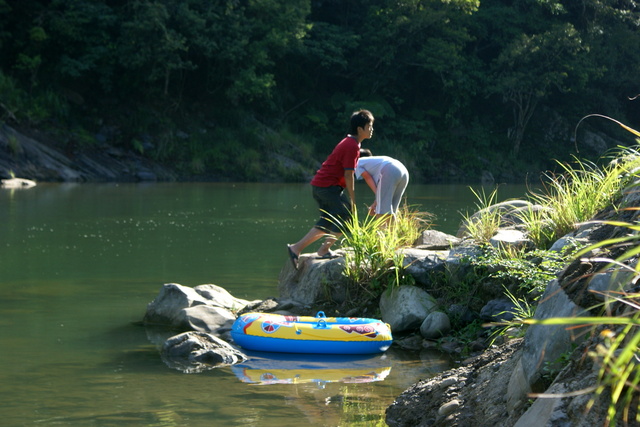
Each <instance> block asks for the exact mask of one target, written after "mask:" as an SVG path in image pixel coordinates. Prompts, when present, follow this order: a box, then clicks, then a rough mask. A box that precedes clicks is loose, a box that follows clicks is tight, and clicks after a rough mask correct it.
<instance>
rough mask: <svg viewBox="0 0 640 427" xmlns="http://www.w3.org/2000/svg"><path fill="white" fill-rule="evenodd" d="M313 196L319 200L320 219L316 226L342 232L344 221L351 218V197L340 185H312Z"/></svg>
mask: <svg viewBox="0 0 640 427" xmlns="http://www.w3.org/2000/svg"><path fill="white" fill-rule="evenodd" d="M312 188H313V198H314V199H315V201H316V202H318V207H319V209H320V219H319V220H318V222H316V228H319V229H320V230H324V231H327V232H333V233H342V231H343V230H341V229H340V227H342V223H344V222H346V221H348V220H349V219H350V218H351V199H349V196H347V194H345V192H344V188H342V187H340V186H339V185H334V186H332V187H316V186H315V185H312Z"/></svg>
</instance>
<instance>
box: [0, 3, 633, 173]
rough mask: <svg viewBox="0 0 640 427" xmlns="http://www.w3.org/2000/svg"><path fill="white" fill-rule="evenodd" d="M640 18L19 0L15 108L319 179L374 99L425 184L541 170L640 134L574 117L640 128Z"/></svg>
mask: <svg viewBox="0 0 640 427" xmlns="http://www.w3.org/2000/svg"><path fill="white" fill-rule="evenodd" d="M639 26H640V4H638V3H637V2H636V1H631V0H480V1H478V0H119V1H118V0H51V1H44V0H0V122H3V123H7V124H10V125H11V126H14V127H18V128H20V129H22V130H29V129H38V131H40V132H45V133H46V134H47V135H48V141H49V142H50V144H52V145H55V146H56V147H57V148H58V149H61V150H64V151H65V152H68V153H73V152H76V151H78V150H101V149H105V147H116V148H117V149H120V150H123V151H124V152H129V153H136V154H137V155H143V156H145V157H148V158H149V159H152V160H154V161H155V162H158V163H162V164H165V165H167V166H169V167H172V168H174V169H175V170H176V171H178V172H179V173H180V175H181V176H183V177H185V178H188V179H203V180H204V179H225V180H244V181H303V180H306V179H308V177H309V174H310V173H313V171H314V170H315V168H316V167H317V165H318V164H319V162H321V161H322V160H324V158H325V157H326V155H327V154H328V153H329V152H330V151H331V149H332V148H333V147H334V145H335V144H336V143H337V142H338V141H339V140H340V139H341V138H342V137H343V136H344V134H345V133H346V132H347V122H348V117H349V115H350V113H351V112H352V111H354V110H356V109H359V108H367V109H369V110H371V111H372V112H373V113H374V115H375V116H376V123H375V133H374V138H373V139H372V140H371V141H369V142H365V143H364V144H363V145H364V146H366V147H368V148H371V149H372V150H373V152H374V154H384V155H390V156H394V157H396V158H398V159H400V160H402V161H403V162H404V163H405V164H406V165H407V167H408V168H409V170H410V171H411V174H412V180H414V182H415V181H421V182H434V181H451V180H465V181H470V180H477V179H479V177H480V176H481V174H483V172H484V173H485V174H486V173H487V172H489V173H490V174H492V175H493V176H494V177H495V179H496V180H498V181H510V182H513V181H521V180H524V179H525V178H527V177H528V176H530V175H531V174H535V175H536V176H537V175H538V174H539V172H540V171H542V170H547V169H552V168H554V162H555V161H556V160H559V161H571V159H572V156H578V157H580V158H587V159H589V158H590V159H592V160H595V159H596V158H598V157H599V156H600V155H601V154H602V152H603V150H604V149H606V147H609V148H611V147H613V146H615V145H616V144H633V143H634V141H633V139H632V138H630V136H628V135H629V134H627V133H624V131H622V130H619V128H617V127H616V126H615V124H612V123H611V122H609V121H606V120H602V119H598V118H593V119H588V120H586V121H585V122H583V124H581V125H580V127H579V129H578V133H577V138H576V139H575V140H574V130H575V129H576V125H577V124H578V122H579V121H580V119H581V118H582V117H584V116H586V115H588V114H593V113H597V114H604V115H607V116H610V117H613V118H615V119H617V120H620V121H621V122H623V123H625V124H627V125H630V126H632V127H635V128H638V127H640V105H638V103H639V102H640V100H632V99H631V98H633V97H634V96H635V95H637V94H638V93H640V88H639V87H638V86H639V83H640V27H639ZM577 150H578V151H577Z"/></svg>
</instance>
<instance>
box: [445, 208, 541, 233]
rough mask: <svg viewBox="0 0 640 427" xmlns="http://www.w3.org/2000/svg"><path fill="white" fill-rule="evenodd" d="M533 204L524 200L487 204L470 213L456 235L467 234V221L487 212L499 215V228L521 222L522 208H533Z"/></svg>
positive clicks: (476, 218) (471, 220)
mask: <svg viewBox="0 0 640 427" xmlns="http://www.w3.org/2000/svg"><path fill="white" fill-rule="evenodd" d="M533 206H534V205H533V204H532V203H531V202H528V201H526V200H507V201H504V202H500V203H496V204H494V205H491V206H487V207H486V208H484V209H481V210H479V211H478V212H476V213H474V214H473V215H471V216H470V217H469V218H468V220H467V221H465V222H464V223H463V224H462V225H461V226H460V228H459V229H458V232H457V233H456V237H459V238H463V237H465V236H467V235H468V234H469V229H468V225H469V223H473V222H474V221H477V220H478V218H481V217H482V216H483V215H487V214H494V213H495V214H496V215H500V228H509V227H512V226H514V225H516V224H521V223H522V219H521V218H520V214H521V212H522V210H523V209H533Z"/></svg>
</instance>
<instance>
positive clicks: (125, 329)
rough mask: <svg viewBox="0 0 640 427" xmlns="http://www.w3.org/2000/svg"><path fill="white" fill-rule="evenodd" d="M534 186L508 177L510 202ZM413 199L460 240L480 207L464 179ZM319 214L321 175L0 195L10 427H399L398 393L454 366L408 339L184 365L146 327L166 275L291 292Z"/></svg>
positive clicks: (59, 187) (0, 379) (0, 412)
mask: <svg viewBox="0 0 640 427" xmlns="http://www.w3.org/2000/svg"><path fill="white" fill-rule="evenodd" d="M357 191H360V193H359V194H360V199H359V203H362V204H364V203H365V202H367V203H370V202H371V200H370V199H371V197H370V194H369V192H368V189H366V187H365V186H359V187H358V190H357ZM364 194H366V196H364ZM524 194H525V188H524V187H523V186H508V187H502V189H501V192H500V193H499V197H500V200H504V199H506V198H510V197H521V196H522V195H524ZM407 198H408V203H409V204H411V205H416V207H418V208H420V209H421V210H424V211H428V212H431V213H433V214H435V215H436V218H435V224H434V227H433V228H435V229H437V230H440V231H444V232H448V233H451V234H455V231H456V230H457V227H458V224H459V222H460V219H461V215H460V212H466V211H472V210H473V209H474V206H475V203H476V202H477V200H476V199H475V196H473V194H472V193H471V191H470V190H469V188H468V187H467V186H464V185H412V184H410V186H409V189H408V191H407ZM315 217H316V206H315V204H314V202H313V200H312V198H311V194H310V189H309V186H308V185H306V184H229V183H225V184H218V183H215V184H194V183H189V184H40V185H38V186H37V187H35V188H32V189H29V190H21V191H11V190H0V295H1V297H0V345H1V347H0V402H1V404H0V420H1V421H0V423H1V424H2V425H7V426H24V425H93V426H111V425H119V426H121V425H136V426H139V425H145V426H211V425H220V426H240V425H242V426H261V427H262V426H294V425H296V426H297V425H300V424H308V425H318V426H347V425H349V426H352V425H362V426H366V425H384V422H383V421H381V420H383V419H384V418H383V414H384V410H385V408H386V407H387V406H388V405H389V404H390V403H391V402H392V401H393V399H394V398H395V397H396V396H397V395H398V394H400V393H401V392H402V391H403V390H404V389H406V388H407V387H408V386H410V385H411V384H412V383H414V382H415V381H416V380H418V379H420V378H428V377H429V376H432V375H434V374H436V373H438V372H440V371H442V370H443V369H446V368H448V367H449V366H450V364H451V363H452V362H451V361H450V360H448V359H447V358H446V357H444V356H442V355H440V354H437V353H436V354H434V353H424V352H423V353H420V354H417V353H416V354H413V353H406V352H398V351H395V350H393V349H392V350H389V351H388V352H387V353H385V354H384V355H377V356H368V357H361V358H356V359H355V360H353V359H352V360H344V359H341V358H330V357H324V358H312V359H308V358H296V357H293V358H292V357H288V358H287V357H284V356H283V357H273V358H269V357H267V358H255V359H251V360H250V361H249V362H247V363H246V364H244V365H243V366H241V367H227V368H219V369H214V370H211V371H207V372H204V373H200V374H183V373H180V372H178V371H175V370H172V369H170V368H168V367H167V366H166V365H165V364H164V363H163V362H162V360H161V358H160V356H159V353H158V350H157V347H156V346H155V344H153V336H152V335H153V334H152V333H151V331H147V330H146V329H145V328H144V327H143V326H141V325H140V320H141V319H142V317H143V315H144V313H145V309H146V306H147V304H148V303H149V302H150V301H151V300H153V299H154V298H155V297H156V295H157V294H158V292H159V290H160V288H161V286H162V284H164V283H169V282H174V283H180V284H182V285H186V286H196V285H200V284H205V283H214V284H216V285H219V286H222V287H224V288H226V289H227V290H229V292H231V293H232V294H233V295H235V296H237V297H240V298H245V299H250V300H253V299H263V298H268V297H272V296H277V278H278V273H279V272H280V269H281V268H282V266H283V265H284V263H285V262H288V259H287V256H286V249H285V243H287V242H293V241H295V240H297V239H298V238H299V237H301V236H302V235H303V234H304V233H305V232H306V231H307V230H308V229H309V227H310V226H311V225H312V224H313V222H314V221H315ZM309 250H315V247H312V248H309ZM281 359H285V360H281Z"/></svg>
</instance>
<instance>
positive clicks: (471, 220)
mask: <svg viewBox="0 0 640 427" xmlns="http://www.w3.org/2000/svg"><path fill="white" fill-rule="evenodd" d="M471 192H472V193H473V194H474V196H476V198H477V199H478V202H477V203H476V208H477V212H476V213H475V214H473V215H469V214H466V215H464V217H463V221H464V226H465V228H466V231H467V234H468V235H469V236H470V237H471V238H472V239H473V240H475V241H476V242H478V243H486V242H488V241H489V240H490V239H491V238H492V237H493V236H494V235H495V233H496V231H498V229H499V228H500V222H501V219H502V213H503V212H502V211H501V210H500V209H490V207H491V206H492V205H494V204H495V203H496V201H497V198H498V189H497V188H495V189H494V190H493V191H492V192H491V193H489V194H488V195H487V194H486V193H485V191H484V189H483V190H482V192H481V193H478V192H476V191H475V190H474V189H473V188H472V189H471Z"/></svg>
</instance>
